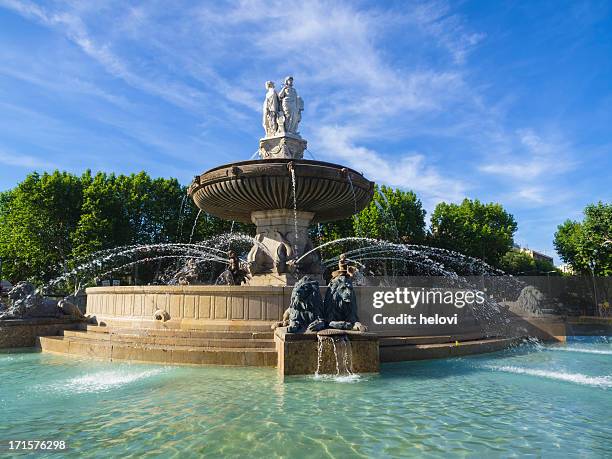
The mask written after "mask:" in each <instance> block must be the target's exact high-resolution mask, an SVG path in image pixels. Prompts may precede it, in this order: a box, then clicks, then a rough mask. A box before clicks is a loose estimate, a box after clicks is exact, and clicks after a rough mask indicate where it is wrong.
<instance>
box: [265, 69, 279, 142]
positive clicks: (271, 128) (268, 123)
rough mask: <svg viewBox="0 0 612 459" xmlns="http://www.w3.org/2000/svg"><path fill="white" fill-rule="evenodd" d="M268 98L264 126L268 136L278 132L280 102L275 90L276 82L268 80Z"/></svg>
mask: <svg viewBox="0 0 612 459" xmlns="http://www.w3.org/2000/svg"><path fill="white" fill-rule="evenodd" d="M266 89H267V92H266V99H265V100H264V103H263V120H262V121H263V128H264V131H265V132H266V137H272V136H275V135H276V134H277V133H278V130H279V129H278V113H279V111H280V106H279V105H280V104H279V102H278V94H276V91H275V90H274V82H272V81H266Z"/></svg>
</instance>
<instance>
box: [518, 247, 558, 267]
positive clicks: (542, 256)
mask: <svg viewBox="0 0 612 459" xmlns="http://www.w3.org/2000/svg"><path fill="white" fill-rule="evenodd" d="M512 249H513V250H516V251H517V252H523V253H526V254H527V255H529V256H530V257H531V258H533V259H534V260H536V261H547V262H548V263H550V264H551V265H552V264H553V257H549V256H548V255H546V254H544V253H541V252H538V251H537V250H532V249H530V248H527V247H521V246H520V245H518V244H514V246H513V247H512Z"/></svg>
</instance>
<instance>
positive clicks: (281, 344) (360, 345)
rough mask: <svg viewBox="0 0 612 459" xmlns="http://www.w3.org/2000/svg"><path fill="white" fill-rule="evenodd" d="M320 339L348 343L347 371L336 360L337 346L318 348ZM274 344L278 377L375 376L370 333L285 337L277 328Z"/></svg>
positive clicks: (376, 359) (376, 363)
mask: <svg viewBox="0 0 612 459" xmlns="http://www.w3.org/2000/svg"><path fill="white" fill-rule="evenodd" d="M321 337H326V338H329V339H330V340H333V339H338V338H344V339H346V340H347V341H348V344H350V348H349V350H348V352H350V364H349V365H348V366H350V368H346V367H347V364H346V360H345V357H343V356H342V355H340V356H339V351H340V346H337V345H334V344H332V345H328V346H325V345H322V343H320V339H321ZM274 341H275V342H276V350H277V352H278V358H277V359H278V361H277V368H278V373H279V375H281V376H290V375H308V374H320V375H339V376H344V375H346V374H347V373H348V374H351V373H354V374H358V373H359V374H361V373H378V371H379V367H380V358H379V349H378V336H376V335H374V334H371V333H362V332H357V331H344V330H342V331H340V330H323V331H322V332H319V333H287V332H286V328H284V327H281V328H277V329H276V331H275V333H274ZM330 343H331V341H330ZM336 346H337V348H336ZM343 352H346V351H343ZM338 360H339V361H338ZM347 370H348V371H347Z"/></svg>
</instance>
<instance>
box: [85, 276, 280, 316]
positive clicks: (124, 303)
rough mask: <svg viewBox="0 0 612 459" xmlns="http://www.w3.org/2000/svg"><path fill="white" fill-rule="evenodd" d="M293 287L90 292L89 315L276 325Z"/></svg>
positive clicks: (99, 289)
mask: <svg viewBox="0 0 612 459" xmlns="http://www.w3.org/2000/svg"><path fill="white" fill-rule="evenodd" d="M290 298H291V287H253V286H215V285H188V286H142V287H92V288H88V289H87V313H88V314H91V315H94V316H96V317H97V318H98V320H99V319H100V318H109V319H111V318H114V317H118V318H123V319H139V320H148V319H152V318H153V313H154V312H155V311H156V310H158V309H161V310H165V311H167V312H168V314H169V315H170V319H171V320H173V321H176V320H179V321H180V320H188V321H207V322H208V321H214V320H245V321H268V322H276V321H278V320H280V319H281V318H282V315H283V312H284V311H285V309H286V308H287V307H288V305H289V300H290Z"/></svg>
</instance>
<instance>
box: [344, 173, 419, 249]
mask: <svg viewBox="0 0 612 459" xmlns="http://www.w3.org/2000/svg"><path fill="white" fill-rule="evenodd" d="M353 228H354V233H355V235H357V236H361V237H372V238H376V239H387V240H390V241H394V242H403V243H411V244H419V243H422V242H423V241H424V239H425V210H424V209H423V205H422V203H421V201H420V200H419V199H418V198H417V196H416V194H414V193H413V192H412V191H402V190H400V189H392V188H389V187H387V186H385V185H383V186H381V187H378V186H376V188H375V190H374V198H373V199H372V201H371V202H370V204H368V206H367V207H366V208H365V209H363V210H362V211H361V212H359V213H358V214H357V215H355V216H354V217H353Z"/></svg>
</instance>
